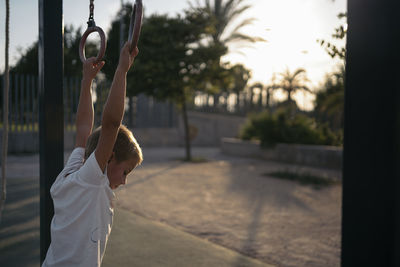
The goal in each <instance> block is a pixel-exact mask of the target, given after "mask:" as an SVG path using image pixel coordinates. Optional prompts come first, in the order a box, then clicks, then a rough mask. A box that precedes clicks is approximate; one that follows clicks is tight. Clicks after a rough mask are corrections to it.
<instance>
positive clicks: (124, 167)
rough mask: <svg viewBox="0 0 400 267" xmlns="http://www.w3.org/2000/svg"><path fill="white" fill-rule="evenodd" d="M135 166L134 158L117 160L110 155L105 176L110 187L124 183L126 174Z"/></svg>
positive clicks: (115, 187)
mask: <svg viewBox="0 0 400 267" xmlns="http://www.w3.org/2000/svg"><path fill="white" fill-rule="evenodd" d="M135 166H136V160H135V159H128V160H125V161H122V162H117V161H116V160H115V157H112V159H111V161H110V162H109V163H108V166H107V176H108V180H109V182H110V187H111V189H112V190H114V189H117V187H118V186H120V185H121V184H126V176H127V175H128V174H129V173H130V172H131V171H132V170H133V169H134V168H135Z"/></svg>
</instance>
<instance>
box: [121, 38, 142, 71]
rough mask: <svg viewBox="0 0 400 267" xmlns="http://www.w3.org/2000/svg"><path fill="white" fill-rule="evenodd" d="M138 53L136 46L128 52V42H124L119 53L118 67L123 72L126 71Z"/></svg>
mask: <svg viewBox="0 0 400 267" xmlns="http://www.w3.org/2000/svg"><path fill="white" fill-rule="evenodd" d="M138 53H139V50H138V48H137V47H135V49H133V51H132V53H129V42H126V43H125V45H124V46H123V47H122V49H121V53H120V55H119V63H118V68H119V69H121V70H122V71H124V72H128V70H129V69H130V68H131V66H132V64H133V61H134V59H135V57H136V56H137V54H138Z"/></svg>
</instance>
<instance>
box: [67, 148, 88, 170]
mask: <svg viewBox="0 0 400 267" xmlns="http://www.w3.org/2000/svg"><path fill="white" fill-rule="evenodd" d="M84 156H85V149H84V148H83V147H76V148H75V149H74V150H73V151H72V153H71V155H70V156H69V158H68V161H67V163H66V164H65V167H64V169H63V174H64V176H67V175H69V174H71V173H74V172H76V171H77V170H79V169H80V168H81V167H82V165H83V162H84Z"/></svg>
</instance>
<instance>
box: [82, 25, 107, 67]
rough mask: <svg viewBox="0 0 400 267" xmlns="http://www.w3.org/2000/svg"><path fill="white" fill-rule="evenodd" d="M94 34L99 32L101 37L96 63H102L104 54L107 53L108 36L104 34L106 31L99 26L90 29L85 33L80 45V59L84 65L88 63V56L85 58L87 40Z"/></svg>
mask: <svg viewBox="0 0 400 267" xmlns="http://www.w3.org/2000/svg"><path fill="white" fill-rule="evenodd" d="M92 32H97V33H98V34H99V36H100V50H99V52H98V53H97V57H96V61H95V63H98V62H100V61H101V59H102V58H103V57H104V53H105V52H106V46H107V42H106V35H105V34H104V31H103V30H102V29H101V28H100V27H97V26H93V27H88V28H87V30H86V31H85V33H84V34H83V35H82V38H81V41H80V43H79V57H80V58H81V61H82V63H85V61H86V56H85V43H86V39H87V37H88V36H89V34H91V33H92Z"/></svg>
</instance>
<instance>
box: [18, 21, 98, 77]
mask: <svg viewBox="0 0 400 267" xmlns="http://www.w3.org/2000/svg"><path fill="white" fill-rule="evenodd" d="M81 36H82V34H81V29H80V28H78V29H76V30H75V29H74V27H73V26H72V25H70V26H68V25H67V26H65V29H64V75H65V76H79V75H81V73H82V64H81V61H80V59H79V52H78V48H79V42H80V40H81ZM95 51H96V46H95V44H93V43H91V42H86V53H87V54H88V55H95ZM11 71H12V72H14V73H21V74H33V75H38V42H37V41H35V42H34V43H33V44H32V45H31V46H29V47H28V48H27V49H26V50H25V51H22V50H21V52H20V57H19V59H18V60H17V63H16V64H15V65H14V66H13V67H12V68H11Z"/></svg>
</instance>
